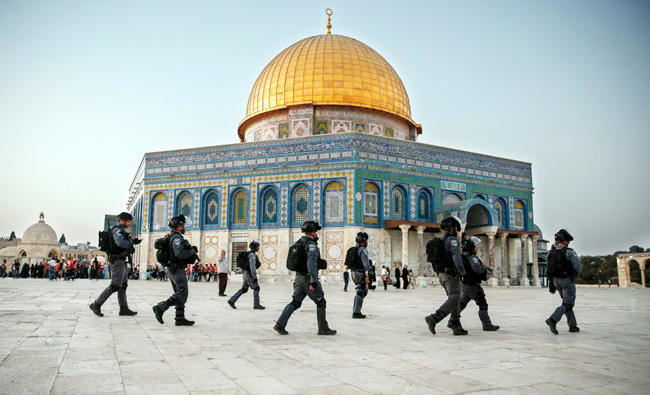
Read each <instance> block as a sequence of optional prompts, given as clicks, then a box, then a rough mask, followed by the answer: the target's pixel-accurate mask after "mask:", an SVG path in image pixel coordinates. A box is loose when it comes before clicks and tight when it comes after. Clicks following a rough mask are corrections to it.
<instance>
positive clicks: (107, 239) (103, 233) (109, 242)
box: [98, 228, 115, 255]
mask: <svg viewBox="0 0 650 395" xmlns="http://www.w3.org/2000/svg"><path fill="white" fill-rule="evenodd" d="M113 229H114V228H108V230H100V231H99V243H98V244H99V249H100V251H104V252H105V253H107V254H109V255H110V254H112V253H114V252H115V245H114V243H113V236H111V233H113Z"/></svg>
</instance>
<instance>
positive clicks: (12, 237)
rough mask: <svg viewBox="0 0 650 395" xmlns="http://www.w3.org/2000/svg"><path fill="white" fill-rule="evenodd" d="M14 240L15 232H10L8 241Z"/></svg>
mask: <svg viewBox="0 0 650 395" xmlns="http://www.w3.org/2000/svg"><path fill="white" fill-rule="evenodd" d="M15 238H16V232H14V231H12V232H11V234H10V235H9V240H13V239H15Z"/></svg>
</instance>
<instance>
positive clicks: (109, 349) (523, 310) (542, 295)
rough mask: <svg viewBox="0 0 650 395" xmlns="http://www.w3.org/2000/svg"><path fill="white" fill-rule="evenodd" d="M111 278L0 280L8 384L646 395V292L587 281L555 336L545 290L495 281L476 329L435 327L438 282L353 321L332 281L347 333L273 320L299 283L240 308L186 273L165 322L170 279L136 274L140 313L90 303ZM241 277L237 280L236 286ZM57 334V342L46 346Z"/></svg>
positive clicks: (310, 312)
mask: <svg viewBox="0 0 650 395" xmlns="http://www.w3.org/2000/svg"><path fill="white" fill-rule="evenodd" d="M106 284H107V283H106V282H105V281H102V280H100V281H89V280H77V281H75V282H73V283H67V282H66V283H63V282H61V281H59V282H57V283H53V282H48V281H46V280H29V279H28V280H10V279H5V280H2V281H0V317H1V318H2V319H1V320H0V334H1V335H2V343H1V345H0V361H1V363H0V393H8V394H16V393H34V394H45V393H52V394H62V393H66V394H75V393H83V394H88V393H133V394H140V393H155V394H157V395H161V394H167V393H169V394H183V393H188V392H189V393H195V394H203V393H310V394H344V393H345V394H349V393H362V392H371V393H461V392H490V393H530V392H538V393H539V392H543V393H590V392H593V393H648V390H649V388H650V374H649V372H650V369H649V366H650V354H649V353H648V351H649V350H650V322H649V321H650V298H649V296H650V293H648V290H640V289H614V288H612V289H607V288H600V289H598V288H580V289H579V290H578V301H577V303H578V305H577V308H576V313H577V317H578V322H579V325H580V328H581V329H582V332H581V333H579V334H572V333H568V332H567V329H566V324H565V322H564V321H562V322H561V325H560V328H561V332H560V335H559V336H554V335H552V334H551V333H550V332H549V331H548V329H547V327H546V325H545V324H544V319H545V318H546V317H547V316H548V315H549V314H550V313H551V311H552V310H553V309H554V307H555V306H556V305H558V304H559V297H558V296H557V295H553V296H551V295H550V294H549V293H548V292H547V291H546V290H542V289H516V288H510V289H489V288H488V289H487V297H488V302H489V303H490V311H491V315H492V317H493V320H494V322H495V323H496V324H500V325H501V326H502V330H500V331H499V332H494V333H486V332H482V331H481V330H480V322H479V320H478V317H477V308H476V306H475V305H470V306H469V307H468V310H467V311H466V312H465V313H464V315H463V324H464V326H465V328H466V329H468V330H469V336H466V337H454V336H452V335H451V333H450V331H449V330H447V329H446V328H444V326H441V328H440V331H439V333H438V335H436V336H432V335H431V334H430V333H429V332H428V330H427V327H426V325H425V323H424V320H423V318H424V316H425V315H427V314H429V313H430V312H431V311H432V310H433V309H434V308H435V306H437V305H438V304H439V303H440V302H442V300H443V298H444V296H443V290H442V289H441V288H440V287H436V288H428V289H417V290H408V291H403V290H399V291H398V290H395V289H391V290H389V291H388V292H384V291H383V290H380V289H378V290H377V291H375V292H372V293H370V295H369V297H368V298H367V299H366V301H367V302H366V306H365V308H364V312H365V313H367V314H368V315H369V317H368V318H367V319H366V320H364V321H360V320H354V321H353V320H352V319H351V318H350V315H351V306H352V298H353V296H354V294H353V292H348V293H343V292H342V291H341V290H340V289H339V288H338V287H334V286H327V287H326V289H325V292H326V297H327V301H328V318H329V322H330V325H331V326H332V327H333V328H335V329H337V330H338V331H339V335H337V336H333V337H319V336H316V317H315V315H316V314H315V307H314V305H313V303H311V302H310V301H309V300H306V301H305V303H304V304H303V308H302V309H301V310H299V311H298V312H297V313H296V314H294V316H293V317H292V320H291V321H290V322H289V326H288V328H287V329H288V330H289V331H290V332H291V333H290V335H289V336H284V337H282V336H279V335H277V334H276V333H275V332H274V331H273V330H272V329H271V327H272V325H273V322H274V320H275V318H276V317H277V316H278V315H279V314H280V311H281V309H282V308H283V306H284V305H285V304H286V303H287V302H288V301H289V298H290V284H289V283H288V282H287V283H279V284H273V285H271V284H263V286H262V302H263V303H264V304H265V305H266V306H267V310H265V311H254V310H252V309H251V307H252V306H251V305H252V292H249V293H248V294H246V295H244V296H243V297H242V299H241V300H240V302H239V303H238V306H239V308H238V309H237V310H231V309H230V308H229V307H228V306H227V305H226V302H225V300H224V298H219V297H218V296H217V290H216V283H213V282H211V283H198V284H197V283H191V284H190V300H189V304H188V306H187V312H188V317H189V318H191V319H195V320H196V321H197V325H196V326H194V327H191V328H186V327H175V326H173V325H172V324H173V312H168V313H167V315H166V318H167V320H168V321H169V322H166V323H165V325H160V324H158V323H157V322H156V321H155V319H154V317H153V314H152V312H151V305H152V304H154V303H155V302H157V301H159V300H161V299H163V298H165V297H167V296H168V295H169V293H170V289H171V286H170V285H169V283H160V282H157V281H148V282H147V281H133V282H131V283H130V286H129V288H128V297H129V301H130V305H131V307H132V308H134V309H135V310H138V311H139V312H140V313H139V314H138V315H137V316H136V317H120V316H118V315H117V313H118V311H117V301H116V298H115V296H113V297H112V298H111V299H109V301H108V302H107V303H106V305H105V306H104V308H103V310H104V313H105V314H106V316H105V317H104V318H98V317H96V316H94V315H92V313H91V312H90V310H89V309H88V307H87V305H88V303H89V302H90V301H91V300H92V299H93V298H94V297H95V296H96V295H97V294H98V293H99V292H100V290H101V289H102V288H103V287H104V286H106ZM239 284H240V283H239V282H238V281H237V280H235V282H234V283H232V282H231V284H230V285H229V290H228V293H233V292H234V288H235V285H237V286H238V285H239ZM47 339H52V340H53V341H54V344H50V345H48V344H46V343H47Z"/></svg>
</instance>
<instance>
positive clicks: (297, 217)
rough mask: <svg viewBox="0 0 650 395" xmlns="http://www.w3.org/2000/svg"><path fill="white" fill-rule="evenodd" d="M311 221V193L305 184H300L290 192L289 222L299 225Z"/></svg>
mask: <svg viewBox="0 0 650 395" xmlns="http://www.w3.org/2000/svg"><path fill="white" fill-rule="evenodd" d="M311 219H312V193H311V189H310V188H309V187H308V186H307V184H304V183H300V184H297V185H296V186H294V188H293V190H292V191H291V222H292V223H293V224H294V225H301V224H302V223H303V222H305V221H309V220H311Z"/></svg>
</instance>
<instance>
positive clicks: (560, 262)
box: [546, 229, 582, 335]
mask: <svg viewBox="0 0 650 395" xmlns="http://www.w3.org/2000/svg"><path fill="white" fill-rule="evenodd" d="M572 240H573V236H571V234H570V233H569V232H568V231H567V230H565V229H560V230H559V231H558V232H557V233H556V234H555V245H554V246H553V247H552V248H551V251H549V253H548V266H547V273H548V277H549V279H550V281H549V282H548V289H549V291H550V292H551V293H552V294H554V293H555V291H556V290H557V291H558V293H559V294H560V297H561V298H562V304H561V305H560V306H558V308H557V309H555V311H554V312H553V314H551V316H550V317H549V318H548V319H547V320H546V325H548V327H549V329H550V330H551V332H553V334H555V335H557V334H558V332H557V328H556V325H557V323H558V322H559V321H560V319H561V318H562V316H563V315H566V319H567V324H569V332H580V328H578V322H577V321H576V315H575V313H574V312H573V306H574V305H575V303H576V283H575V278H576V276H577V275H578V274H580V271H581V270H582V264H581V263H580V259H579V258H578V254H576V252H575V251H573V250H572V249H571V248H569V242H571V241H572Z"/></svg>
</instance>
